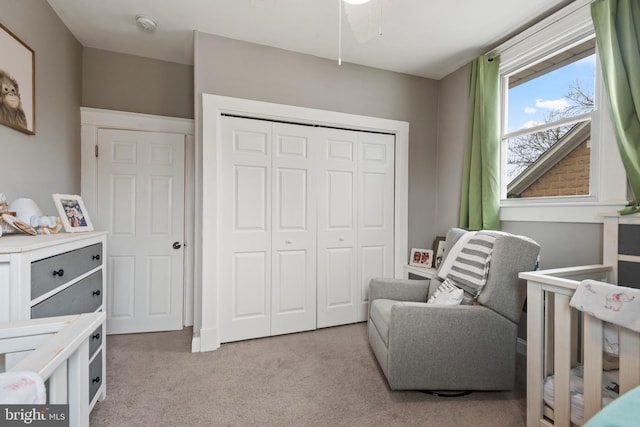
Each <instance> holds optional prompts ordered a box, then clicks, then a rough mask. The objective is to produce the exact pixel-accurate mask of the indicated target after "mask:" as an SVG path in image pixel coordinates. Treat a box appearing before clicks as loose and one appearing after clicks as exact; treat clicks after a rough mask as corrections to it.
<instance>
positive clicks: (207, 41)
mask: <svg viewBox="0 0 640 427" xmlns="http://www.w3.org/2000/svg"><path fill="white" fill-rule="evenodd" d="M195 51H196V57H195V76H196V77H195V89H196V96H197V99H198V101H197V104H196V105H197V107H196V108H197V110H196V118H198V117H199V114H200V112H199V111H198V109H199V108H200V101H199V99H200V95H201V94H202V93H210V94H215V95H223V96H231V97H237V98H247V99H252V100H259V101H266V102H273V103H279V104H288V105H295V106H302V107H309V108H317V109H323V110H331V111H338V112H344V113H351V114H360V115H365V116H373V117H382V118H386V119H394V120H402V121H407V122H409V127H410V129H409V183H410V184H409V230H410V233H409V247H410V248H411V247H423V246H424V245H427V247H431V244H432V243H433V237H434V235H435V231H434V225H433V224H435V194H436V188H435V185H434V182H435V176H436V175H435V154H436V151H435V148H436V136H437V132H436V130H437V128H436V126H437V114H438V112H437V91H438V83H437V82H436V81H434V80H430V79H425V78H420V77H414V76H409V75H406V74H399V73H393V72H389V71H383V70H379V69H374V68H369V67H363V66H357V65H352V64H348V63H345V62H343V65H342V66H339V65H338V64H337V62H336V61H331V60H328V59H323V58H319V57H315V56H310V55H303V54H299V53H294V52H290V51H286V50H282V49H276V48H272V47H267V46H262V45H257V44H252V43H247V42H242V41H237V40H232V39H228V38H223V37H218V36H213V35H209V34H204V33H196V37H195ZM347 60H348V58H347Z"/></svg>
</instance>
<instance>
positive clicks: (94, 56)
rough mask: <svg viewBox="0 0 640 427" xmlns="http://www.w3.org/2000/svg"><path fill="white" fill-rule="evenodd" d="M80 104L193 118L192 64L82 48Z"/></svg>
mask: <svg viewBox="0 0 640 427" xmlns="http://www.w3.org/2000/svg"><path fill="white" fill-rule="evenodd" d="M82 106H84V107H93V108H104V109H107V110H119V111H131V112H135V113H145V114H155V115H159V116H170V117H181V118H187V119H193V66H191V65H183V64H177V63H175V62H167V61H160V60H157V59H150V58H142V57H139V56H134V55H127V54H123V53H115V52H108V51H105V50H99V49H92V48H84V50H83V58H82Z"/></svg>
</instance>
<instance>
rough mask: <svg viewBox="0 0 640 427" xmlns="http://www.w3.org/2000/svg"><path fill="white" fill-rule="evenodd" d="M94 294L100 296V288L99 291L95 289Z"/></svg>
mask: <svg viewBox="0 0 640 427" xmlns="http://www.w3.org/2000/svg"><path fill="white" fill-rule="evenodd" d="M93 295H95V296H97V297H98V296H100V289H98V290H97V291H93Z"/></svg>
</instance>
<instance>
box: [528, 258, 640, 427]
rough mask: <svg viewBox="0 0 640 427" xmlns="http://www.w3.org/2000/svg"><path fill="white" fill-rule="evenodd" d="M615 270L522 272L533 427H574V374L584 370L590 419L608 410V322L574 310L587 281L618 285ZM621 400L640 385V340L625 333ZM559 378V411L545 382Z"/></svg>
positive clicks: (622, 335)
mask: <svg viewBox="0 0 640 427" xmlns="http://www.w3.org/2000/svg"><path fill="white" fill-rule="evenodd" d="M614 273H615V272H614V269H613V267H612V266H605V265H590V266H583V267H571V268H561V269H554V270H544V271H536V272H527V273H521V274H520V277H521V278H523V279H525V280H527V427H533V426H569V425H571V418H570V416H571V413H570V411H571V409H570V407H571V406H570V404H571V402H570V391H569V388H570V369H571V368H572V367H575V366H577V365H578V364H582V365H583V366H584V420H585V421H587V420H589V419H590V418H591V417H592V416H593V415H594V414H595V413H596V412H598V411H599V410H600V408H601V406H602V369H603V322H602V321H600V320H599V319H596V318H594V317H592V316H589V315H587V314H585V313H582V312H579V311H577V310H575V309H573V308H571V307H570V306H569V301H570V299H571V297H572V295H573V293H574V291H575V289H576V287H577V286H578V284H579V282H580V281H581V280H584V279H594V280H598V281H604V282H609V283H615V282H614V281H613V280H612V279H613V276H614ZM619 345H620V350H619V378H620V382H619V384H620V391H619V393H620V395H622V394H623V393H625V392H627V391H629V390H631V389H632V388H634V387H635V386H637V385H640V335H639V334H637V333H635V332H633V331H630V330H628V329H624V328H621V329H620V341H619ZM551 374H553V375H554V386H555V393H554V409H553V410H552V409H551V408H549V407H548V406H547V405H546V404H545V403H544V401H543V382H544V379H545V378H546V377H547V376H548V375H551Z"/></svg>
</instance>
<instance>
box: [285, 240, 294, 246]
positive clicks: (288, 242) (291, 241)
mask: <svg viewBox="0 0 640 427" xmlns="http://www.w3.org/2000/svg"><path fill="white" fill-rule="evenodd" d="M284 242H285V243H286V244H287V245H290V244H292V243H293V240H291V239H287V240H285V241H284Z"/></svg>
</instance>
